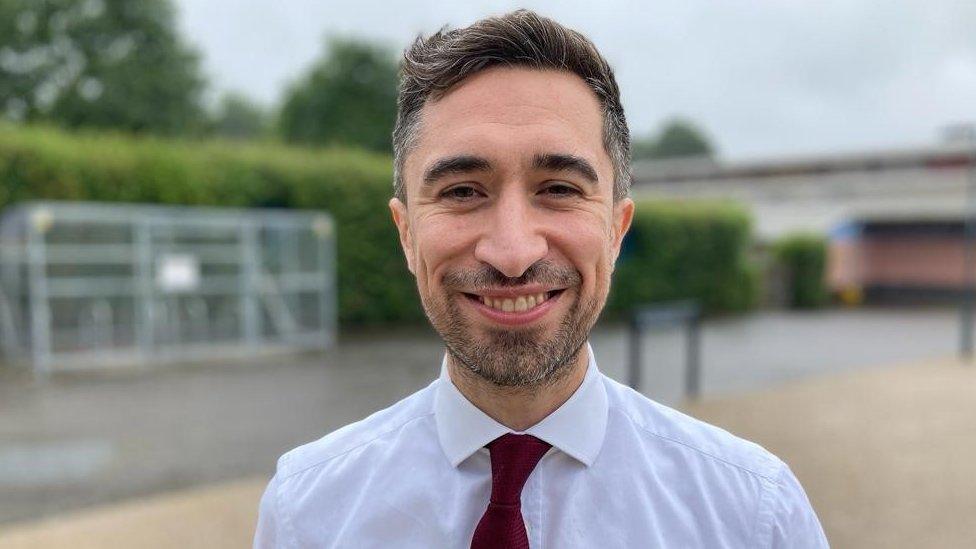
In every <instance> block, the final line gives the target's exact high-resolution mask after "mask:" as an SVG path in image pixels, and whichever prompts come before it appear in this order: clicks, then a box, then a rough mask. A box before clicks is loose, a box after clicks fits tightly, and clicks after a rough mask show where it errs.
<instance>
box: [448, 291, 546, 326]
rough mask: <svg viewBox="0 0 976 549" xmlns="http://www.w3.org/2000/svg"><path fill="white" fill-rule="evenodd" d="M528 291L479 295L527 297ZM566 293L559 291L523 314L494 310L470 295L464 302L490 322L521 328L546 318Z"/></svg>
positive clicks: (466, 296) (465, 296)
mask: <svg viewBox="0 0 976 549" xmlns="http://www.w3.org/2000/svg"><path fill="white" fill-rule="evenodd" d="M539 288H540V291H539V292H537V293H542V291H543V290H542V287H541V286H540V287H539ZM526 289H527V288H526V287H522V288H519V289H518V292H517V293H511V292H509V293H484V294H479V295H486V296H491V297H512V296H519V295H526ZM564 293H565V291H563V290H559V291H557V292H556V293H555V294H554V295H552V296H550V297H549V299H547V300H545V301H543V302H542V304H541V305H536V306H535V307H533V308H531V309H529V310H528V311H522V312H516V311H511V312H505V311H499V310H498V309H494V308H492V307H489V306H487V305H485V304H484V303H482V302H481V301H478V300H476V299H473V298H471V297H470V294H465V295H464V300H465V301H467V302H468V303H470V304H471V306H472V307H474V308H475V310H476V311H478V312H479V313H481V314H482V315H484V316H486V317H488V319H489V320H492V321H494V322H497V323H498V324H504V325H506V326H521V325H523V324H529V323H530V322H534V321H536V320H538V319H540V318H542V317H543V316H545V314H546V313H548V312H549V311H550V310H551V309H552V308H553V307H554V306H555V305H556V302H557V301H559V299H560V298H561V297H562V295H563V294H564Z"/></svg>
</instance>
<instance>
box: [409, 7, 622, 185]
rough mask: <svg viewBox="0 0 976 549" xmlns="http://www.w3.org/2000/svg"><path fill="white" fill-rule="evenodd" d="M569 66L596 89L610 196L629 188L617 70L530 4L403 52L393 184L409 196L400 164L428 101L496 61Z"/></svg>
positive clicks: (555, 67)
mask: <svg viewBox="0 0 976 549" xmlns="http://www.w3.org/2000/svg"><path fill="white" fill-rule="evenodd" d="M498 65H503V66H514V67H529V68H534V69H540V70H559V71H567V72H570V73H573V74H576V75H578V76H579V77H580V78H582V79H583V81H584V82H586V85H587V86H589V87H590V89H592V90H593V93H595V94H596V96H597V99H598V100H599V101H600V105H601V106H602V108H603V146H604V148H605V149H606V151H607V154H608V155H609V156H610V160H611V162H612V163H613V171H614V181H613V196H614V199H615V200H619V199H621V198H623V197H625V196H627V195H628V193H629V192H630V178H631V173H630V132H629V130H628V129H627V120H626V118H625V117H624V108H623V105H622V104H621V103H620V90H619V88H618V87H617V81H616V80H615V79H614V77H613V70H612V69H611V68H610V64H609V63H607V60H606V59H604V58H603V56H602V55H600V52H599V51H597V49H596V46H594V45H593V43H592V42H590V41H589V39H587V38H586V37H585V36H583V35H582V34H580V33H579V32H576V31H574V30H572V29H569V28H566V27H564V26H562V25H560V24H559V23H557V22H555V21H553V20H552V19H549V18H546V17H542V16H540V15H538V14H536V13H534V12H532V11H529V10H517V11H514V12H511V13H508V14H505V15H502V16H500V17H488V18H485V19H482V20H480V21H477V22H475V23H473V24H472V25H471V26H468V27H465V28H463V29H454V30H447V29H446V28H444V29H441V30H440V31H438V32H436V33H434V34H433V35H431V36H429V37H427V38H424V37H423V36H418V37H417V40H416V41H415V42H414V43H413V45H411V46H410V47H409V48H407V49H406V50H405V51H404V52H403V60H402V61H401V63H400V86H399V90H398V94H397V119H396V126H395V127H394V129H393V165H394V176H393V189H394V194H395V196H397V197H398V198H400V199H401V200H403V201H404V202H406V190H405V188H404V182H403V166H404V162H405V159H406V155H407V153H408V152H409V151H410V149H411V148H412V146H413V145H414V142H415V140H416V137H417V133H418V130H419V126H420V112H421V110H422V109H423V106H424V104H425V103H426V102H427V101H429V100H431V101H436V100H437V99H439V98H440V97H442V96H443V95H444V94H446V93H447V92H448V90H450V89H451V87H453V86H454V85H455V84H457V83H459V82H461V81H462V80H464V79H465V78H468V77H469V76H472V75H474V74H475V73H478V72H480V71H483V70H485V69H487V68H490V67H493V66H498Z"/></svg>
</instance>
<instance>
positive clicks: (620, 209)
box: [613, 198, 634, 264]
mask: <svg viewBox="0 0 976 549" xmlns="http://www.w3.org/2000/svg"><path fill="white" fill-rule="evenodd" d="M633 220H634V201H633V200H631V199H630V198H622V199H620V200H619V201H617V203H616V204H614V205H613V262H614V264H616V263H617V257H619V256H620V245H621V244H623V241H624V235H626V234H627V231H629V230H630V223H631V222H632V221H633Z"/></svg>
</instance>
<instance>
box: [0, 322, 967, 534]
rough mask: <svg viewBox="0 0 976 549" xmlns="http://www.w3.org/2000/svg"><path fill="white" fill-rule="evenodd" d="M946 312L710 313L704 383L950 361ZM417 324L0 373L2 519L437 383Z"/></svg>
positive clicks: (598, 346)
mask: <svg viewBox="0 0 976 549" xmlns="http://www.w3.org/2000/svg"><path fill="white" fill-rule="evenodd" d="M955 322H956V319H955V315H954V313H953V312H951V311H939V310H931V311H897V310H883V311H834V312H817V313H809V314H800V315H797V314H786V313H760V314H756V315H750V316H748V317H738V318H725V319H718V320H713V321H710V322H708V323H706V325H705V331H704V336H703V361H704V369H705V376H704V388H705V391H706V394H708V395H732V394H736V393H739V392H742V391H746V390H750V389H756V388H761V387H767V386H770V385H771V384H775V383H780V382H783V381H786V380H790V379H801V378H806V377H810V376H819V375H823V374H826V373H832V372H840V371H845V370H851V369H857V368H863V367H865V366H872V365H880V364H886V363H891V362H906V361H909V360H914V359H922V358H925V357H933V356H946V355H949V354H950V353H951V352H952V350H953V349H954V346H955V340H956V331H955V330H956V324H955ZM593 345H594V348H595V350H596V353H597V357H598V359H599V362H600V364H601V368H602V369H603V370H604V371H605V372H607V373H608V374H609V375H611V376H613V377H616V378H617V379H624V377H625V376H624V373H625V364H624V362H623V357H624V356H625V350H626V341H625V333H624V331H623V330H621V329H620V328H619V327H612V326H611V327H605V328H602V329H600V330H598V331H597V332H596V333H595V334H594V337H593ZM646 345H647V356H648V361H647V364H645V368H646V371H647V374H646V376H645V379H646V380H647V387H645V392H647V393H648V394H649V395H650V396H652V397H653V398H657V399H658V400H661V401H664V402H668V403H674V402H676V401H677V400H678V399H679V398H680V379H681V364H682V360H681V349H682V345H681V340H680V338H679V337H677V334H676V333H661V334H656V335H653V336H651V337H648V338H647V342H646ZM440 354H441V348H440V346H439V344H438V341H437V339H436V337H435V336H434V335H433V334H432V333H431V332H430V331H428V330H425V329H419V328H418V329H417V330H415V331H400V332H396V333H386V332H384V333H373V334H355V335H351V336H347V337H344V338H343V339H342V342H341V344H340V345H339V346H338V347H337V348H336V349H335V350H333V351H332V352H330V353H328V354H326V355H324V356H305V357H298V358H295V357H292V358H289V359H287V360H285V359H275V360H267V359H266V360H260V361H255V362H252V363H239V364H224V365H207V366H184V367H178V368H169V369H166V370H160V371H155V372H151V373H128V374H112V375H101V376H92V375H85V376H78V375H75V376H62V377H56V378H54V379H52V380H50V381H48V382H47V383H43V384H40V383H32V382H30V381H29V380H28V379H25V378H23V377H22V376H17V375H12V374H10V373H9V372H8V373H7V374H5V375H4V376H2V377H0V523H3V522H7V523H10V522H14V521H20V520H25V519H28V518H38V517H45V516H51V515H55V514H58V513H62V512H64V511H68V510H77V509H81V508H84V507H87V506H90V505H93V504H104V503H111V502H117V501H121V500H124V499H127V498H132V497H145V496H149V495H152V494H157V493H162V492H168V491H173V490H179V489H185V488H192V487H197V486H203V485H208V484H212V483H218V482H223V481H231V480H236V479H240V478H247V477H255V476H256V477H259V478H266V477H267V476H269V475H270V473H271V470H272V468H273V464H274V460H275V458H276V457H277V456H278V455H280V454H281V453H282V452H284V451H285V450H287V449H289V448H291V447H293V446H295V445H297V444H300V443H302V442H305V441H308V440H311V439H314V438H318V437H319V436H321V435H322V434H324V433H326V432H328V431H331V430H332V429H335V428H337V427H339V426H341V425H343V424H346V423H348V422H350V421H354V420H356V419H359V418H361V417H364V416H366V415H368V414H369V413H370V412H372V411H374V410H376V409H379V408H381V407H384V406H387V405H389V404H391V403H393V402H395V401H396V400H398V399H399V398H402V397H403V396H405V395H407V394H409V393H410V392H412V391H414V390H416V389H419V388H420V387H422V386H424V385H426V384H427V383H429V382H430V380H432V379H433V378H434V376H436V373H437V370H438V368H439V360H440Z"/></svg>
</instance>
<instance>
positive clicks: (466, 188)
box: [441, 185, 478, 201]
mask: <svg viewBox="0 0 976 549" xmlns="http://www.w3.org/2000/svg"><path fill="white" fill-rule="evenodd" d="M441 196H442V197H444V198H447V199H449V200H459V201H465V200H471V199H473V198H477V196H478V191H476V190H475V188H474V187H471V186H470V185H457V186H454V187H451V188H450V189H447V190H445V191H444V192H442V193H441Z"/></svg>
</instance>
